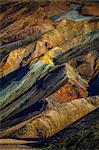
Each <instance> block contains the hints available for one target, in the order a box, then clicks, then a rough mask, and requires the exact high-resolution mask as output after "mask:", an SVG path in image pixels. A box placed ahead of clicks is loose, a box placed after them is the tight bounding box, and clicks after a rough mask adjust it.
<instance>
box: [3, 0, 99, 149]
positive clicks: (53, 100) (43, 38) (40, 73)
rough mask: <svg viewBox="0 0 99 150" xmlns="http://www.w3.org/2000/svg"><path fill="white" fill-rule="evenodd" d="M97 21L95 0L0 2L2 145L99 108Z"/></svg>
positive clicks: (56, 128)
mask: <svg viewBox="0 0 99 150" xmlns="http://www.w3.org/2000/svg"><path fill="white" fill-rule="evenodd" d="M98 20H99V4H98V2H97V1H90V0H86V1H84V0H79V1H77V0H62V1H61V0H54V1H51V0H48V1H46V0H41V1H38V0H34V1H32V0H28V1H26V0H25V1H20V0H14V1H11V0H9V1H5V0H2V1H1V12H0V21H1V26H0V37H1V40H0V122H1V125H0V137H1V138H4V139H5V138H6V139H5V144H4V145H6V144H7V143H8V144H11V143H13V144H15V143H17V144H18V145H21V144H24V145H25V146H26V147H27V144H28V143H29V141H28V140H27V139H33V138H40V139H44V138H45V139H48V138H52V136H54V135H55V134H56V133H58V132H60V131H61V130H63V129H64V128H66V127H67V126H69V125H71V124H72V123H74V122H75V121H77V120H79V119H80V118H82V117H84V116H85V115H87V114H88V113H90V112H93V110H96V109H97V108H98V107H99V96H98V95H99V84H98V83H99V21H98ZM8 138H10V139H8ZM19 139H21V140H19ZM2 142H3V143H4V141H3V139H0V146H1V147H2V145H1V143H2ZM39 142H41V141H40V140H39ZM39 142H36V143H39ZM30 143H32V144H33V140H30ZM26 147H25V148H26ZM30 147H31V146H30ZM2 148H3V147H2Z"/></svg>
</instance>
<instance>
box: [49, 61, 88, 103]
mask: <svg viewBox="0 0 99 150" xmlns="http://www.w3.org/2000/svg"><path fill="white" fill-rule="evenodd" d="M66 71H67V75H68V81H67V82H65V83H64V86H62V87H61V88H60V89H59V90H58V91H56V92H55V93H54V94H52V95H51V96H49V97H48V98H47V99H48V101H50V100H51V99H53V100H55V101H58V102H60V103H64V102H69V101H71V100H74V99H76V98H81V97H87V96H88V92H87V90H86V87H87V82H86V80H84V79H83V78H81V77H80V76H79V74H78V73H77V72H76V70H75V69H74V68H73V67H71V66H70V65H69V64H66Z"/></svg>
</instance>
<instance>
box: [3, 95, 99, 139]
mask: <svg viewBox="0 0 99 150" xmlns="http://www.w3.org/2000/svg"><path fill="white" fill-rule="evenodd" d="M97 107H99V97H98V96H97V97H91V98H85V99H84V98H82V99H75V100H73V101H71V102H69V103H66V104H65V103H64V104H62V105H60V106H58V107H57V106H56V107H54V108H53V109H51V110H48V111H46V112H45V113H44V114H43V115H41V117H37V118H36V119H33V120H30V122H29V121H28V122H25V123H21V124H19V125H16V126H15V127H12V128H11V129H7V130H4V131H3V132H1V136H9V135H10V136H11V135H12V136H11V137H14V138H15V137H17V138H37V137H50V136H52V135H54V134H55V133H57V132H58V131H60V130H62V129H63V128H65V127H66V126H68V125H70V124H71V123H73V122H74V121H76V120H78V119H79V118H81V117H83V116H84V115H86V114H88V113H89V112H91V111H92V110H94V109H96V108H97ZM22 126H23V127H22ZM15 131H16V132H15Z"/></svg>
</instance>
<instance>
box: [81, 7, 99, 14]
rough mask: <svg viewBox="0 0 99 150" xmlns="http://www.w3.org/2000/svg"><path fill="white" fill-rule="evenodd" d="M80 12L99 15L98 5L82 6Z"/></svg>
mask: <svg viewBox="0 0 99 150" xmlns="http://www.w3.org/2000/svg"><path fill="white" fill-rule="evenodd" d="M82 14H84V15H93V16H99V7H98V6H84V7H83V10H82Z"/></svg>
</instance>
